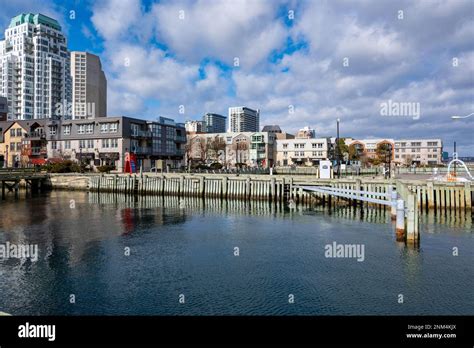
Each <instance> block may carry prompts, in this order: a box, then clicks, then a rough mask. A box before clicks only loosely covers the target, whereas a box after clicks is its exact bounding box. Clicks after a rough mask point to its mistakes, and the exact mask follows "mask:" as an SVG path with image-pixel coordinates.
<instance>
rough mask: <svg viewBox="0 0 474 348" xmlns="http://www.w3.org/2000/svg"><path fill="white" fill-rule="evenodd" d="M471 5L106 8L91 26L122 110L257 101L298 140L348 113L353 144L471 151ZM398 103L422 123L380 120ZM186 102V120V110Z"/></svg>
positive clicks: (109, 0)
mask: <svg viewBox="0 0 474 348" xmlns="http://www.w3.org/2000/svg"><path fill="white" fill-rule="evenodd" d="M473 6H474V4H473V3H472V1H470V0H459V1H449V2H446V1H441V0H439V1H438V0H421V1H417V2H413V1H409V0H402V1H397V2H394V1H388V0H387V1H369V0H365V1H358V2H354V1H348V0H339V1H285V0H281V1H265V0H262V1H250V0H236V1H231V0H214V1H209V0H198V1H191V0H178V1H169V0H164V1H160V2H156V3H151V4H147V6H145V5H144V4H143V3H141V2H140V1H138V0H124V1H116V0H115V1H114V0H103V1H100V2H98V3H96V4H94V5H93V12H94V15H93V17H92V22H93V23H94V26H95V29H96V30H97V32H98V33H99V35H100V36H101V37H102V39H103V40H104V47H105V51H104V54H103V56H104V59H106V60H107V69H108V70H109V71H108V73H109V75H110V76H109V85H110V88H111V90H112V93H113V95H114V98H115V96H116V99H113V100H116V101H117V103H116V102H115V101H114V102H113V105H112V109H115V110H117V111H119V110H120V108H122V109H123V110H126V111H127V112H129V113H134V112H135V113H143V114H144V115H151V114H157V113H160V114H167V115H168V116H171V117H175V118H176V119H180V120H184V119H189V118H193V117H198V116H199V115H201V114H203V113H204V112H219V113H223V114H226V110H227V107H229V106H232V105H248V106H249V107H253V108H259V109H260V110H261V120H262V121H261V122H262V125H263V123H271V124H274V123H277V124H280V126H282V128H283V129H285V130H286V131H290V132H294V131H296V130H297V129H298V128H299V127H302V126H305V125H310V126H313V127H315V128H316V129H317V132H318V133H319V134H320V135H333V134H334V130H335V119H336V118H337V117H339V118H341V119H342V124H341V130H342V132H343V134H344V135H346V136H353V137H392V138H396V137H441V138H443V139H444V140H445V142H446V144H450V143H452V141H453V140H454V139H458V144H459V143H461V151H464V152H465V153H474V145H473V144H472V142H470V141H467V140H465V141H464V142H463V141H460V139H469V138H470V130H469V129H468V127H465V125H466V124H467V125H472V123H469V122H472V121H465V123H466V124H463V126H460V123H455V122H452V121H451V119H450V116H451V115H453V114H468V113H470V112H472V111H473V109H474V106H473V102H472V95H473V92H474V45H473V42H474V40H473V39H474V37H473V36H474V21H473V13H474V8H473ZM288 10H293V11H294V15H295V16H294V19H293V20H290V19H289V18H287V17H286V16H287V13H288ZM104 18H105V19H106V20H104ZM289 42H291V43H292V44H293V46H291V47H290V45H289ZM236 57H237V58H239V63H240V66H239V67H234V66H233V63H234V58H236ZM345 58H347V63H348V64H344V62H345V60H344V59H345ZM126 59H128V60H129V63H130V65H129V66H126V67H125V66H124V62H125V61H126ZM454 60H456V62H457V65H456V66H454V65H453V62H454ZM120 96H123V98H120ZM389 99H391V100H394V101H400V102H418V103H420V105H421V117H420V119H418V120H414V119H412V118H409V117H405V118H387V117H382V116H381V115H380V104H381V103H382V102H384V101H387V100H389ZM111 100H112V99H111ZM150 101H152V103H150ZM181 104H183V105H185V106H186V114H185V115H181V114H178V113H177V111H178V106H179V105H181ZM290 110H291V111H293V110H294V112H291V111H290ZM136 115H137V114H136Z"/></svg>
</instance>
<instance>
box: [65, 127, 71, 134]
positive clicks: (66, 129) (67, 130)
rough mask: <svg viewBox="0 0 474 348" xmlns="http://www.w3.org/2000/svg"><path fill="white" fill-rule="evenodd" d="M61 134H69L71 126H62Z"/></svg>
mask: <svg viewBox="0 0 474 348" xmlns="http://www.w3.org/2000/svg"><path fill="white" fill-rule="evenodd" d="M63 134H64V135H71V126H70V125H68V126H63Z"/></svg>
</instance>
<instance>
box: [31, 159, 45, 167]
mask: <svg viewBox="0 0 474 348" xmlns="http://www.w3.org/2000/svg"><path fill="white" fill-rule="evenodd" d="M30 163H31V164H35V165H36V164H38V165H42V164H45V163H46V159H44V158H31V159H30Z"/></svg>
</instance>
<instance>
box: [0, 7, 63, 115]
mask: <svg viewBox="0 0 474 348" xmlns="http://www.w3.org/2000/svg"><path fill="white" fill-rule="evenodd" d="M71 87H72V86H71V71H70V56H69V52H68V50H67V40H66V37H65V36H64V35H63V33H62V31H61V26H60V25H59V23H58V22H57V21H56V20H55V19H52V18H50V17H47V16H45V15H42V14H33V13H22V14H20V15H18V16H16V17H13V18H12V20H11V22H10V25H9V26H8V28H7V29H6V30H5V39H4V40H2V41H0V95H2V96H5V97H7V99H8V119H9V120H29V119H42V118H54V117H58V116H59V115H58V106H59V105H65V104H66V105H68V104H70V103H71V100H72V92H71Z"/></svg>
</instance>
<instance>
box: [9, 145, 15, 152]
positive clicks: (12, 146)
mask: <svg viewBox="0 0 474 348" xmlns="http://www.w3.org/2000/svg"><path fill="white" fill-rule="evenodd" d="M15 149H16V147H15V143H10V151H15Z"/></svg>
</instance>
